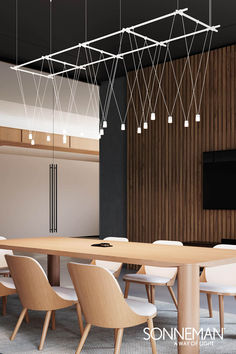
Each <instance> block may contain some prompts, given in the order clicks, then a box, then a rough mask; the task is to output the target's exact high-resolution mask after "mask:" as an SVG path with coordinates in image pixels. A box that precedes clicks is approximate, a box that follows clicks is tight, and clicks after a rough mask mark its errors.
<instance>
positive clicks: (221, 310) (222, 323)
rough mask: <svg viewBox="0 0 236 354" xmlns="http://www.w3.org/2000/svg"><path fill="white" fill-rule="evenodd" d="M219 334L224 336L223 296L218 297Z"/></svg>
mask: <svg viewBox="0 0 236 354" xmlns="http://www.w3.org/2000/svg"><path fill="white" fill-rule="evenodd" d="M219 314H220V333H221V334H224V296H223V295H219Z"/></svg>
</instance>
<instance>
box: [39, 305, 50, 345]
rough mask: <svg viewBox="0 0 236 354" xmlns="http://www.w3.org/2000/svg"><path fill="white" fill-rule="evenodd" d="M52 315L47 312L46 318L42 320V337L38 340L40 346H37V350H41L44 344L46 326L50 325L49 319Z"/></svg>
mask: <svg viewBox="0 0 236 354" xmlns="http://www.w3.org/2000/svg"><path fill="white" fill-rule="evenodd" d="M51 315H52V311H47V313H46V316H45V320H44V324H43V332H42V336H41V340H40V344H39V350H43V346H44V342H45V338H46V335H47V332H48V326H49V323H50V318H51Z"/></svg>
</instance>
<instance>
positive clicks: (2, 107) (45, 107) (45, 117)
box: [0, 62, 99, 139]
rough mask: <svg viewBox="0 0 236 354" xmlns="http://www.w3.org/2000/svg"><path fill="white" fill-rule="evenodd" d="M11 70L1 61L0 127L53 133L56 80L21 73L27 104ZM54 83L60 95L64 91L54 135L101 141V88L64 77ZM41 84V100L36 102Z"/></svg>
mask: <svg viewBox="0 0 236 354" xmlns="http://www.w3.org/2000/svg"><path fill="white" fill-rule="evenodd" d="M10 67H11V65H10V64H8V63H4V62H0V82H1V85H0V126H6V127H12V128H19V129H26V130H33V131H43V132H49V133H52V129H53V111H52V108H53V96H52V92H53V86H52V80H50V79H46V78H40V77H38V76H35V77H33V75H29V74H25V73H19V75H21V82H22V87H23V90H22V92H23V93H24V100H25V105H24V104H23V102H24V100H23V98H22V95H21V90H20V86H19V82H18V79H17V74H16V71H15V70H11V69H10ZM34 80H35V82H34ZM40 80H41V81H40ZM54 81H55V85H56V87H57V89H58V92H59V88H60V93H58V100H55V101H54V103H55V106H54V108H55V109H54V120H55V124H54V132H55V133H57V134H63V130H66V133H67V135H71V136H83V137H86V138H91V139H98V137H99V134H98V131H99V87H98V86H95V85H92V84H87V83H84V82H81V81H75V80H71V79H67V78H61V77H56V78H55V80H54ZM39 82H40V86H39V96H38V97H39V99H38V100H37V101H36V98H37V89H36V86H37V85H38V84H39ZM35 83H36V86H35ZM71 91H72V92H73V94H74V96H75V100H74V101H73V100H71V97H72V96H71ZM43 97H44V100H43Z"/></svg>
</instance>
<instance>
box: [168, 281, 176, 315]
mask: <svg viewBox="0 0 236 354" xmlns="http://www.w3.org/2000/svg"><path fill="white" fill-rule="evenodd" d="M167 288H168V290H169V293H170V296H171V297H172V300H173V302H174V304H175V307H176V310H178V303H177V299H176V297H175V293H174V290H173V289H172V287H171V286H167Z"/></svg>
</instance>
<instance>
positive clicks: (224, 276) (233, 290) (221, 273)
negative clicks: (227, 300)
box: [200, 244, 236, 334]
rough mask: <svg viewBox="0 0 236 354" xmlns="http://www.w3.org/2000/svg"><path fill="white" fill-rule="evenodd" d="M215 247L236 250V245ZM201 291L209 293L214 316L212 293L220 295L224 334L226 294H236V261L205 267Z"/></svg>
mask: <svg viewBox="0 0 236 354" xmlns="http://www.w3.org/2000/svg"><path fill="white" fill-rule="evenodd" d="M214 248H219V249H229V250H235V251H236V245H227V244H220V245H216V246H215V247H214ZM235 254H236V253H235ZM200 292H201V293H205V294H206V295H207V301H208V309H209V316H210V317H213V313H212V298H211V295H218V297H219V316H220V330H221V333H222V334H223V333H224V296H236V263H232V264H227V265H222V266H217V267H206V268H204V270H203V272H202V274H201V277H200Z"/></svg>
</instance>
